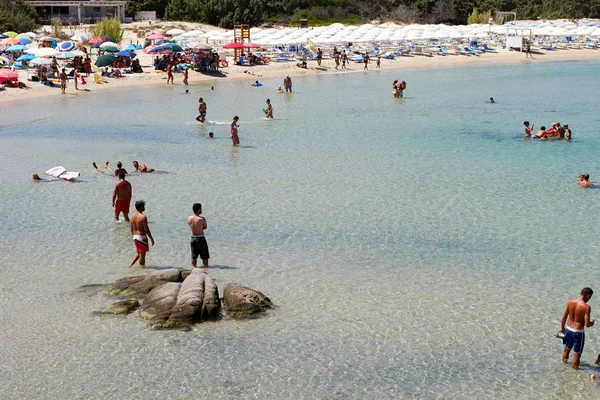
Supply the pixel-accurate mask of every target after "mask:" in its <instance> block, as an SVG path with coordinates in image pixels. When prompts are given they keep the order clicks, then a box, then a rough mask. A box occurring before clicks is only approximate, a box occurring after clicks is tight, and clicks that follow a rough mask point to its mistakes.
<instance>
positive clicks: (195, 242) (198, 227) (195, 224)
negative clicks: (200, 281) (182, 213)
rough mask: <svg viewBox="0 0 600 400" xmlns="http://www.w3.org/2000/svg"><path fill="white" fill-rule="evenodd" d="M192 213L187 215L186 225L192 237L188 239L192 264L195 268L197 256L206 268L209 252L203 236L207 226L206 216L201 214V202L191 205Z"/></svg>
mask: <svg viewBox="0 0 600 400" xmlns="http://www.w3.org/2000/svg"><path fill="white" fill-rule="evenodd" d="M192 211H193V212H194V215H192V216H189V217H188V226H189V227H190V229H191V231H192V238H191V239H190V246H191V248H192V266H193V267H194V268H196V266H197V263H198V257H200V259H201V260H202V265H203V266H204V268H208V259H209V258H210V254H209V252H208V244H207V243H206V238H205V237H204V230H205V229H207V228H208V225H207V224H206V218H204V217H203V216H201V215H200V214H202V204H200V203H195V204H194V205H193V206H192Z"/></svg>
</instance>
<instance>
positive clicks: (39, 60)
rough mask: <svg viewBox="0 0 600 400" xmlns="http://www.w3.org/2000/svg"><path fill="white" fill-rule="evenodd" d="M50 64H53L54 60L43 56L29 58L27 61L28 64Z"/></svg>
mask: <svg viewBox="0 0 600 400" xmlns="http://www.w3.org/2000/svg"><path fill="white" fill-rule="evenodd" d="M51 64H54V61H52V60H51V59H49V58H43V57H38V58H34V59H33V60H31V61H30V62H29V65H51Z"/></svg>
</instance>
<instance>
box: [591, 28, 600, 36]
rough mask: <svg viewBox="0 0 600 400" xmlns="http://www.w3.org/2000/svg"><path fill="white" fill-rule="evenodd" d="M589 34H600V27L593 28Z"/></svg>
mask: <svg viewBox="0 0 600 400" xmlns="http://www.w3.org/2000/svg"><path fill="white" fill-rule="evenodd" d="M590 36H595V37H598V36H600V28H596V29H594V31H593V32H592V33H590Z"/></svg>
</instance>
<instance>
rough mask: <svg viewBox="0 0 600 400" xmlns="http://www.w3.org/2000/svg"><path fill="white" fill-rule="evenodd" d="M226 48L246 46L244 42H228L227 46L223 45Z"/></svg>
mask: <svg viewBox="0 0 600 400" xmlns="http://www.w3.org/2000/svg"><path fill="white" fill-rule="evenodd" d="M223 48H224V49H243V48H244V44H243V43H227V44H226V45H225V46H223Z"/></svg>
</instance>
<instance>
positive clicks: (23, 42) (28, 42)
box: [19, 38, 31, 45]
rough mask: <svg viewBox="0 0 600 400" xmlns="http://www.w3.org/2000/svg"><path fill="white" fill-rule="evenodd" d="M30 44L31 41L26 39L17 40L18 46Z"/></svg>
mask: <svg viewBox="0 0 600 400" xmlns="http://www.w3.org/2000/svg"><path fill="white" fill-rule="evenodd" d="M30 43H31V39H27V38H20V39H19V44H22V45H26V44H30Z"/></svg>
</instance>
